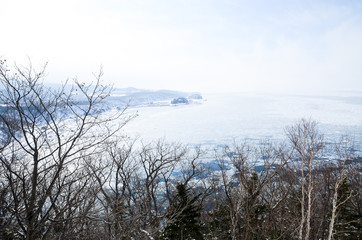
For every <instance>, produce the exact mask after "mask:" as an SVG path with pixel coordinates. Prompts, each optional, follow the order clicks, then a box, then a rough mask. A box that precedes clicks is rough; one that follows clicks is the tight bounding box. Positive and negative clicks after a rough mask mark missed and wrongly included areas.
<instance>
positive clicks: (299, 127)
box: [286, 119, 325, 240]
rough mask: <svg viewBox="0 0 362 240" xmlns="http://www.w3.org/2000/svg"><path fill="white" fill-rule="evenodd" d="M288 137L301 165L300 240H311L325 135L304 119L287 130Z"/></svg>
mask: <svg viewBox="0 0 362 240" xmlns="http://www.w3.org/2000/svg"><path fill="white" fill-rule="evenodd" d="M286 134H287V137H288V139H289V141H290V143H291V147H292V149H293V151H295V160H297V161H298V163H300V168H299V170H298V171H297V174H299V173H300V176H298V179H299V181H300V186H301V197H300V205H301V219H300V224H299V232H298V239H300V240H302V239H303V236H304V239H305V240H308V239H309V235H310V227H311V217H312V206H313V200H314V196H313V192H314V176H313V174H314V168H315V166H316V163H317V161H318V160H319V158H320V154H321V151H322V149H323V147H324V145H325V144H324V140H323V135H322V134H321V133H320V132H319V131H318V128H317V123H316V122H315V121H312V120H306V119H302V120H301V121H300V122H299V123H297V124H295V125H293V126H290V127H287V128H286Z"/></svg>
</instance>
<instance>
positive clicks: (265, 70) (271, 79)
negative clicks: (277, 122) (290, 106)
mask: <svg viewBox="0 0 362 240" xmlns="http://www.w3.org/2000/svg"><path fill="white" fill-rule="evenodd" d="M0 1H1V8H2V10H1V14H0V22H1V37H0V56H1V57H2V58H6V59H8V61H11V62H14V61H16V62H18V63H24V62H25V60H26V59H27V56H29V57H30V58H31V59H32V62H33V65H35V66H40V65H41V63H44V62H47V61H48V62H49V65H48V68H47V72H48V78H47V80H48V81H53V82H60V81H62V80H65V79H66V78H67V77H69V78H72V77H78V78H79V80H81V81H88V80H89V79H91V78H92V72H97V71H98V69H99V66H100V65H103V68H104V72H105V75H104V79H105V80H106V81H108V82H114V83H115V85H116V86H117V87H129V86H133V87H138V88H148V89H176V90H186V91H200V92H205V91H255V90H261V91H286V92H289V91H293V92H294V91H298V90H302V91H310V90H321V89H328V90H340V89H352V90H360V91H361V90H362V1H360V0H339V1H336V0H311V1H308V0H301V1H297V0H284V1H282V0H264V1H257V0H249V1H243V0H239V1H237V0H128V1H122V0H62V1H59V0H58V1H52V0H0Z"/></svg>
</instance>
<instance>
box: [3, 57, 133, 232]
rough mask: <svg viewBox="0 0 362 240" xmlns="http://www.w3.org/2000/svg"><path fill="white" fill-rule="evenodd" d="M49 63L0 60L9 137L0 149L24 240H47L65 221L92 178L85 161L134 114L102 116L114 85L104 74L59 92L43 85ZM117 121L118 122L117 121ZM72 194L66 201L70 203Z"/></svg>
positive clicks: (4, 175)
mask: <svg viewBox="0 0 362 240" xmlns="http://www.w3.org/2000/svg"><path fill="white" fill-rule="evenodd" d="M44 76H45V67H44V68H42V69H41V70H40V71H36V70H35V69H33V68H32V66H31V64H29V67H28V68H20V67H17V66H15V68H14V70H10V69H9V68H8V66H7V65H6V61H4V60H1V62H0V82H1V84H2V85H3V90H2V91H1V93H0V101H1V104H3V106H5V107H4V110H3V113H2V114H1V116H0V119H1V121H2V123H3V126H4V127H5V129H6V132H7V134H8V136H9V138H8V139H9V141H8V142H9V143H8V144H7V145H6V147H5V148H4V149H3V150H2V152H1V157H0V159H1V168H2V171H4V172H5V173H4V174H3V175H2V177H3V179H2V181H3V180H5V181H6V182H7V183H8V186H7V187H8V188H9V189H10V190H9V193H8V194H7V198H8V200H9V201H10V202H12V205H11V215H12V216H11V218H12V219H13V224H15V226H16V228H17V230H16V232H14V234H15V235H16V236H18V237H21V238H25V239H42V238H45V237H46V236H47V234H48V233H49V232H50V231H51V230H52V229H53V228H54V227H55V226H56V225H59V223H60V222H61V221H63V222H66V221H69V220H70V219H71V218H72V217H73V215H72V214H70V215H68V216H67V219H66V212H67V211H68V213H69V210H70V208H71V206H70V205H74V204H76V203H75V202H74V201H76V200H77V199H78V201H81V200H82V198H81V197H80V198H79V197H78V195H79V191H81V189H83V188H84V187H85V186H86V185H87V182H88V180H87V179H88V176H87V174H88V173H87V172H86V171H84V169H83V164H82V161H83V159H85V158H87V157H90V156H92V154H94V153H96V152H97V151H99V146H100V145H101V144H102V143H104V142H105V141H106V140H108V139H110V138H111V137H112V136H114V135H115V134H116V133H117V132H118V131H119V130H120V129H121V127H122V126H123V125H124V124H125V123H126V122H127V121H128V120H129V119H130V118H129V117H124V112H123V111H121V112H117V113H115V114H114V115H104V114H101V109H102V104H103V103H104V101H105V99H106V98H107V96H109V94H110V91H111V88H108V87H105V86H103V85H102V81H101V77H102V71H100V73H99V74H98V75H95V76H94V77H95V82H94V83H92V84H91V85H86V84H83V83H81V82H79V81H77V80H75V82H74V83H75V85H73V86H72V87H71V89H67V88H66V86H67V83H66V84H64V85H63V86H62V88H61V89H59V90H52V89H48V88H46V87H44V85H43V84H42V79H43V78H44ZM111 123H112V125H111ZM66 199H67V201H65V200H66Z"/></svg>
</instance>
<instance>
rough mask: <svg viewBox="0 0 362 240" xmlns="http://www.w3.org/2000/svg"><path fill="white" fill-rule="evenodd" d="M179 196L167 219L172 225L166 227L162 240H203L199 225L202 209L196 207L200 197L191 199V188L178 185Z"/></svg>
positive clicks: (172, 205)
mask: <svg viewBox="0 0 362 240" xmlns="http://www.w3.org/2000/svg"><path fill="white" fill-rule="evenodd" d="M176 189H177V195H176V197H175V199H174V202H173V204H171V207H170V212H169V213H168V214H167V218H168V220H169V221H170V223H169V224H168V225H167V226H166V228H165V230H164V232H163V233H162V234H161V237H160V239H163V240H171V239H180V240H191V239H195V240H202V239H203V235H202V233H201V226H200V223H199V217H200V207H198V206H197V205H196V201H197V199H198V197H199V195H197V196H195V197H191V193H190V190H191V189H190V188H187V187H186V185H185V184H182V183H180V184H178V185H177V187H176Z"/></svg>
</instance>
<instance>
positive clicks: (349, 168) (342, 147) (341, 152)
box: [327, 139, 358, 240]
mask: <svg viewBox="0 0 362 240" xmlns="http://www.w3.org/2000/svg"><path fill="white" fill-rule="evenodd" d="M351 149H353V146H352V145H351V144H350V141H349V140H348V139H342V141H341V144H337V145H336V154H337V157H338V158H337V164H336V166H334V167H335V168H336V170H335V171H334V172H335V179H334V181H333V182H334V184H333V191H334V193H333V197H332V210H331V218H330V223H329V227H328V237H327V239H328V240H330V239H333V234H334V225H335V222H336V218H337V215H338V209H339V208H340V207H341V206H342V205H343V204H345V203H346V202H347V201H348V200H349V199H350V198H351V197H352V196H353V195H354V194H356V193H354V192H353V191H350V192H349V194H348V195H347V196H345V197H344V198H341V196H339V192H340V188H341V187H342V186H343V184H344V183H345V182H346V181H347V179H348V178H349V177H351V176H353V175H355V174H357V173H358V172H357V171H358V169H357V168H356V165H355V164H353V161H354V159H355V156H354V155H353V152H352V151H351ZM333 165H334V164H333Z"/></svg>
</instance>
